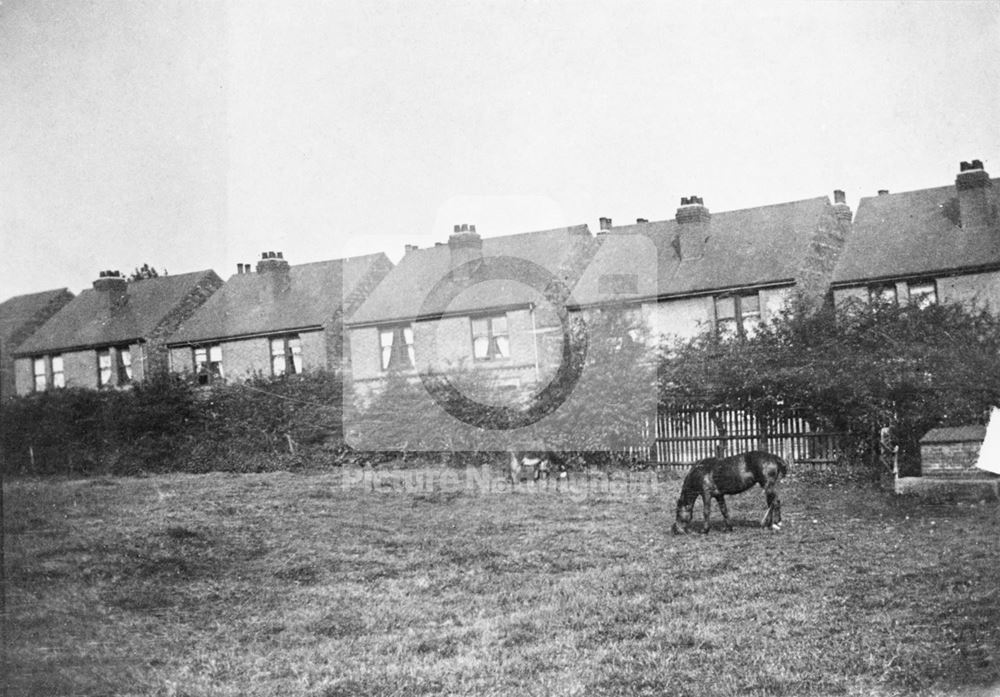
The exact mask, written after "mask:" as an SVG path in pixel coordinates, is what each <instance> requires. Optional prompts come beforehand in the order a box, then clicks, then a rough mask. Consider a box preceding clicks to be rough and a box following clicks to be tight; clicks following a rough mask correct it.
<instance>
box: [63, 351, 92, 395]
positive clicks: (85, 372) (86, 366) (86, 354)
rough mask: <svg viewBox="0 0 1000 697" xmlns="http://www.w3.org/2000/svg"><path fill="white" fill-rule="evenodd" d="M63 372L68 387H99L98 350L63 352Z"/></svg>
mask: <svg viewBox="0 0 1000 697" xmlns="http://www.w3.org/2000/svg"><path fill="white" fill-rule="evenodd" d="M62 357H63V374H64V375H65V377H66V387H83V388H87V389H91V390H96V389H97V351H96V350H94V349H89V350H85V351H70V352H68V353H63V354H62Z"/></svg>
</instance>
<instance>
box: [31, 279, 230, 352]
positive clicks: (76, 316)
mask: <svg viewBox="0 0 1000 697" xmlns="http://www.w3.org/2000/svg"><path fill="white" fill-rule="evenodd" d="M208 277H215V278H217V277H216V276H215V272H214V271H211V270H205V271H195V272H192V273H185V274H178V275H176V276H159V277H156V278H148V279H144V280H141V281H130V282H129V283H128V285H127V286H126V300H125V302H124V304H123V306H122V307H121V309H120V310H119V311H117V312H114V313H112V312H111V309H110V306H109V303H108V298H107V297H106V296H105V295H104V294H103V293H100V292H98V291H96V290H94V289H93V288H88V289H87V290H84V291H82V292H81V293H80V294H79V295H78V296H76V297H75V298H74V299H73V300H71V301H70V302H69V303H67V304H66V306H65V307H63V308H62V309H61V310H60V311H59V312H57V313H56V314H55V315H54V316H53V317H52V318H51V319H49V321H47V322H46V323H45V324H43V325H42V326H41V327H40V328H39V329H38V331H37V332H35V333H34V334H33V335H32V336H31V337H30V338H29V339H28V340H27V341H25V342H24V343H23V344H21V346H20V347H19V348H18V353H20V354H27V353H35V354H37V353H52V352H56V351H63V350H68V349H74V348H87V347H96V346H107V345H111V344H117V343H125V342H131V341H136V340H140V339H145V338H147V337H149V336H150V335H151V334H152V333H153V332H154V330H155V329H156V328H157V326H158V325H159V324H160V322H162V321H163V320H164V318H166V317H167V315H168V314H170V312H171V311H173V310H174V309H175V308H176V307H177V306H178V305H179V304H180V303H181V302H182V301H183V300H184V299H185V298H186V297H187V296H188V294H190V293H191V292H192V291H193V290H194V288H195V287H196V286H197V285H198V284H199V283H200V282H202V281H203V280H204V279H206V278H208Z"/></svg>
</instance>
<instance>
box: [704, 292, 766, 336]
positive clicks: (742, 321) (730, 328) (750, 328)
mask: <svg viewBox="0 0 1000 697" xmlns="http://www.w3.org/2000/svg"><path fill="white" fill-rule="evenodd" d="M712 300H713V310H714V312H715V332H716V335H717V336H719V337H720V338H724V337H725V336H726V334H731V335H732V336H740V337H745V338H749V337H752V336H753V335H754V334H756V333H757V328H758V327H759V326H760V323H761V298H760V292H752V293H726V294H724V295H716V296H714V297H713V299H712ZM751 301H753V302H752V303H751ZM724 305H729V306H730V307H731V308H732V315H728V314H726V315H722V314H720V312H719V308H720V306H724ZM754 305H755V307H754Z"/></svg>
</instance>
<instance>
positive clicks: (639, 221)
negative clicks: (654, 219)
mask: <svg viewBox="0 0 1000 697" xmlns="http://www.w3.org/2000/svg"><path fill="white" fill-rule="evenodd" d="M635 222H636V223H648V222H649V220H647V219H646V218H636V219H635Z"/></svg>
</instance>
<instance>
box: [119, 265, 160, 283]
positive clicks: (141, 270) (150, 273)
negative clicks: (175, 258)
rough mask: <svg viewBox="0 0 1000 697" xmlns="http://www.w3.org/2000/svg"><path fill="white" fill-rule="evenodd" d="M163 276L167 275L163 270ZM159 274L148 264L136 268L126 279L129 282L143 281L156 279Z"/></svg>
mask: <svg viewBox="0 0 1000 697" xmlns="http://www.w3.org/2000/svg"><path fill="white" fill-rule="evenodd" d="M163 275H164V276H166V275H167V270H166V269H164V270H163ZM159 276H160V273H159V272H158V271H157V270H156V268H155V267H153V266H150V265H149V264H143V265H142V267H136V269H135V271H133V272H132V274H131V275H130V276H129V277H128V280H129V281H144V280H146V279H147V278H158V277H159Z"/></svg>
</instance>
